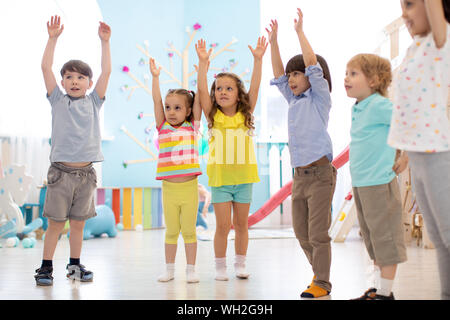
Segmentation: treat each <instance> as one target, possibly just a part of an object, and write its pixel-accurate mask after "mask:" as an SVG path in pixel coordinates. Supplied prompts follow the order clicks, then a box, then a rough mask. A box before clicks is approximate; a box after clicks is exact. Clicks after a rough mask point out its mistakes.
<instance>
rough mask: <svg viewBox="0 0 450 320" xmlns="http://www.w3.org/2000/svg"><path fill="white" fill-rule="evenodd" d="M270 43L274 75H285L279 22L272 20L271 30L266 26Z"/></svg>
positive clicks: (277, 76)
mask: <svg viewBox="0 0 450 320" xmlns="http://www.w3.org/2000/svg"><path fill="white" fill-rule="evenodd" d="M266 31H267V33H268V37H269V38H268V39H269V43H270V55H271V58H272V70H273V76H274V77H275V78H279V77H281V76H282V75H284V67H283V61H282V60H281V54H280V48H279V47H278V39H277V37H278V22H277V20H271V23H270V30H269V29H267V28H266Z"/></svg>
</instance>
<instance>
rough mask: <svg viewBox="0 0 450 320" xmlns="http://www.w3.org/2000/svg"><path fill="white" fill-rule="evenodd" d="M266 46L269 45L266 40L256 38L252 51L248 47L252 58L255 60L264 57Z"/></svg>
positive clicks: (250, 47)
mask: <svg viewBox="0 0 450 320" xmlns="http://www.w3.org/2000/svg"><path fill="white" fill-rule="evenodd" d="M268 45H269V43H268V42H266V38H265V37H264V36H263V37H259V38H258V42H257V44H256V48H255V49H253V48H252V46H250V45H249V46H248V48H249V49H250V51H251V52H252V54H253V57H254V58H255V59H262V57H263V56H264V53H265V52H266V49H267V46H268Z"/></svg>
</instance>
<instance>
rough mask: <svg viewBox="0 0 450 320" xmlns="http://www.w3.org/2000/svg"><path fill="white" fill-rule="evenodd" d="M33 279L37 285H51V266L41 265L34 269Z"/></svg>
mask: <svg viewBox="0 0 450 320" xmlns="http://www.w3.org/2000/svg"><path fill="white" fill-rule="evenodd" d="M35 272H36V274H35V275H34V279H35V280H36V285H38V286H51V285H53V276H52V273H53V267H43V268H39V269H36V271H35Z"/></svg>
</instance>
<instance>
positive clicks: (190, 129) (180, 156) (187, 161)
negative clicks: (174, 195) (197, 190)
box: [156, 121, 202, 180]
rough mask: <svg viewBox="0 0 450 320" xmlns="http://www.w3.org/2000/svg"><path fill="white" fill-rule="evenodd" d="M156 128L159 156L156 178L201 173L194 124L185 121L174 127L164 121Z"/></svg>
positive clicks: (161, 178)
mask: <svg viewBox="0 0 450 320" xmlns="http://www.w3.org/2000/svg"><path fill="white" fill-rule="evenodd" d="M157 129H158V141H159V157H158V165H157V168H156V180H164V179H168V178H177V177H185V176H198V175H201V174H202V171H201V170H200V165H199V161H198V146H197V130H196V129H195V127H194V125H193V124H192V123H191V122H188V121H185V122H184V123H183V124H182V125H181V126H180V127H178V128H175V127H173V126H171V125H170V124H169V123H168V122H167V121H164V122H163V123H162V124H161V127H160V128H157Z"/></svg>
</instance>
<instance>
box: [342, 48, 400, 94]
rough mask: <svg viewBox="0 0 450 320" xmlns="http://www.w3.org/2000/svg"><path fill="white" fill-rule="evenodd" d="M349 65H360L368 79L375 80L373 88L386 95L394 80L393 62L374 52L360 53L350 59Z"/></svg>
mask: <svg viewBox="0 0 450 320" xmlns="http://www.w3.org/2000/svg"><path fill="white" fill-rule="evenodd" d="M347 67H358V68H359V69H361V71H362V73H364V75H365V76H366V78H367V79H370V80H374V81H375V86H374V87H373V89H374V90H375V91H376V92H378V93H379V94H381V95H382V96H384V97H387V96H388V89H389V86H390V85H391V82H392V69H391V63H390V61H389V60H388V59H385V58H382V57H380V56H378V55H376V54H372V53H360V54H357V55H356V56H354V57H353V58H351V59H350V61H349V62H348V63H347Z"/></svg>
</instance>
